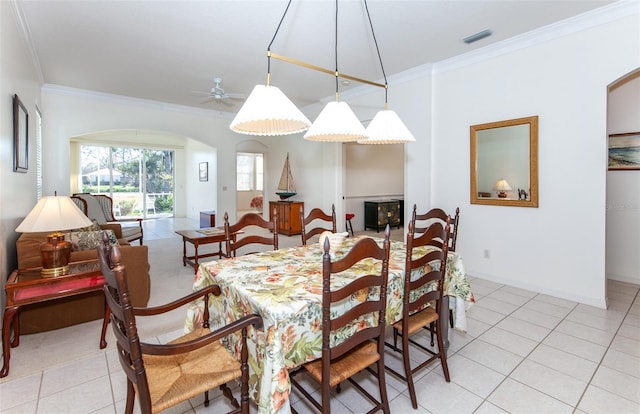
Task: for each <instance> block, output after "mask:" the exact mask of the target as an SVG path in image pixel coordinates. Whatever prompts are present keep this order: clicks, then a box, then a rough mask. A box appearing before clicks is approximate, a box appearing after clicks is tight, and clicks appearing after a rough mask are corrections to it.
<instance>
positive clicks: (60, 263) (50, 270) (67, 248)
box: [40, 233, 71, 277]
mask: <svg viewBox="0 0 640 414" xmlns="http://www.w3.org/2000/svg"><path fill="white" fill-rule="evenodd" d="M40 255H41V256H42V272H41V274H42V277H57V276H62V275H66V274H67V273H69V257H70V256H71V243H69V242H68V241H65V239H64V235H63V234H62V233H53V234H50V235H49V236H47V242H46V243H42V245H41V246H40Z"/></svg>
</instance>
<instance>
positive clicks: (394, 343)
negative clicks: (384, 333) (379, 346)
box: [393, 328, 398, 351]
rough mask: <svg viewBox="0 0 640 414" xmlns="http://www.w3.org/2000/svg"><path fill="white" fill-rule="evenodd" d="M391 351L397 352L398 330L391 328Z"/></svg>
mask: <svg viewBox="0 0 640 414" xmlns="http://www.w3.org/2000/svg"><path fill="white" fill-rule="evenodd" d="M393 350H394V351H398V330H397V329H396V328H393Z"/></svg>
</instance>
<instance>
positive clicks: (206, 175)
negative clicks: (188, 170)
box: [199, 162, 209, 181]
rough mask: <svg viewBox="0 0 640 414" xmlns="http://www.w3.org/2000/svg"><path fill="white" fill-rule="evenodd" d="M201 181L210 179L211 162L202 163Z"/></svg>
mask: <svg viewBox="0 0 640 414" xmlns="http://www.w3.org/2000/svg"><path fill="white" fill-rule="evenodd" d="M199 171H200V181H209V163H208V162H201V163H200V170H199Z"/></svg>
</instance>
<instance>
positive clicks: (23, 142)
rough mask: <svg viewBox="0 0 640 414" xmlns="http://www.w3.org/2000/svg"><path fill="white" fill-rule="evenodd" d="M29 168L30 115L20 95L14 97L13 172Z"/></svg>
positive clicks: (24, 170) (25, 170)
mask: <svg viewBox="0 0 640 414" xmlns="http://www.w3.org/2000/svg"><path fill="white" fill-rule="evenodd" d="M28 168H29V114H28V113H27V108H25V106H24V105H23V104H22V102H21V101H20V98H18V95H13V171H17V172H27V169H28Z"/></svg>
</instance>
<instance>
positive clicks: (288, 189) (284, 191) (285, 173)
mask: <svg viewBox="0 0 640 414" xmlns="http://www.w3.org/2000/svg"><path fill="white" fill-rule="evenodd" d="M276 194H277V195H278V196H280V200H286V199H287V198H289V197H291V196H294V195H296V184H295V183H294V182H293V176H292V175H291V167H289V153H288V152H287V159H286V161H285V162H284V167H283V168H282V175H281V176H280V182H279V183H278V188H277V189H276Z"/></svg>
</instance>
